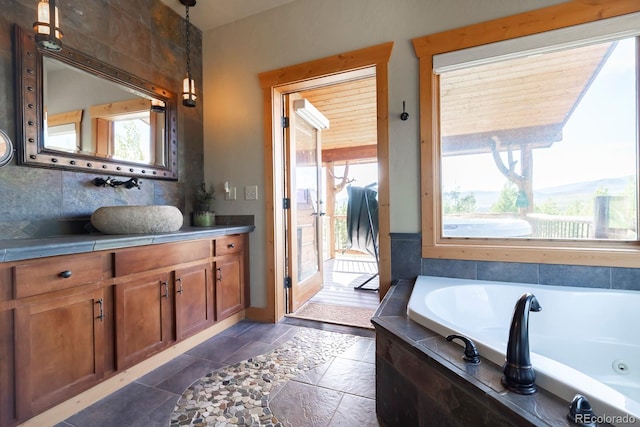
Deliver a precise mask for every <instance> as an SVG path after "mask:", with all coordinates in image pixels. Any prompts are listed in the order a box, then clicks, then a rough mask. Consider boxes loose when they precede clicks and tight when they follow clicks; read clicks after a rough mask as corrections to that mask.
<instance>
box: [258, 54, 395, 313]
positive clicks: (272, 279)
mask: <svg viewBox="0 0 640 427" xmlns="http://www.w3.org/2000/svg"><path fill="white" fill-rule="evenodd" d="M392 48H393V42H387V43H383V44H379V45H376V46H372V47H368V48H364V49H359V50H355V51H351V52H347V53H342V54H338V55H334V56H329V57H326V58H322V59H318V60H314V61H310V62H305V63H301V64H297V65H292V66H289V67H284V68H279V69H276V70H272V71H267V72H264V73H260V74H259V78H260V85H261V87H262V91H263V112H264V117H263V120H264V122H263V123H264V128H263V132H264V169H265V183H264V185H265V228H266V230H265V234H266V236H265V237H266V246H265V258H266V267H265V276H264V277H265V286H266V287H267V289H266V291H267V292H266V295H267V299H266V307H263V308H260V307H250V308H249V309H247V313H246V314H247V317H249V318H251V319H254V320H260V321H265V322H277V321H279V320H280V319H282V317H284V313H285V307H284V304H285V298H284V285H283V284H284V271H285V270H284V264H285V260H284V238H283V237H282V236H281V235H280V234H281V231H280V230H283V229H284V227H283V224H284V212H283V209H282V198H283V182H284V173H285V171H284V164H283V156H282V154H283V137H282V131H281V129H282V127H281V124H280V121H281V117H280V116H281V112H282V111H283V109H282V95H283V94H285V93H290V92H297V91H301V90H305V89H310V88H313V87H319V86H326V85H330V84H336V83H340V82H343V81H347V80H351V79H356V78H362V77H365V76H372V75H375V77H376V107H377V135H378V177H379V183H378V209H379V212H378V215H379V217H378V221H379V255H380V257H379V263H378V268H379V271H380V292H379V295H380V299H382V298H383V297H384V295H385V294H386V292H387V291H388V290H389V287H390V286H391V237H390V231H391V230H390V206H389V87H388V86H389V83H388V62H389V57H390V56H391V49H392Z"/></svg>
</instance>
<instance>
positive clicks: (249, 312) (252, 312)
mask: <svg viewBox="0 0 640 427" xmlns="http://www.w3.org/2000/svg"><path fill="white" fill-rule="evenodd" d="M245 312H246V318H247V319H249V320H255V321H256V322H265V323H276V320H275V318H274V314H273V311H271V310H269V309H268V308H259V307H249V308H247V309H246V310H245Z"/></svg>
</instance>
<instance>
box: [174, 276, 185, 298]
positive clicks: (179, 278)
mask: <svg viewBox="0 0 640 427" xmlns="http://www.w3.org/2000/svg"><path fill="white" fill-rule="evenodd" d="M176 282H178V283H180V288H179V289H178V290H177V291H176V293H178V294H180V295H182V292H183V291H184V289H182V277H178V278H177V279H176Z"/></svg>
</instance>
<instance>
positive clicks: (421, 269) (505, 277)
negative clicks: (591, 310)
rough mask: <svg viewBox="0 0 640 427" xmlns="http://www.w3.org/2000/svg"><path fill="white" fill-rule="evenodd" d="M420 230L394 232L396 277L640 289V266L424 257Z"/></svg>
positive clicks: (393, 257) (392, 245) (394, 272)
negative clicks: (433, 277) (432, 277)
mask: <svg viewBox="0 0 640 427" xmlns="http://www.w3.org/2000/svg"><path fill="white" fill-rule="evenodd" d="M420 239H421V236H420V234H419V233H391V276H392V278H393V280H399V279H415V278H416V276H419V275H425V276H440V277H452V278H457V279H471V280H494V281H499V282H519V283H533V284H539V285H556V286H577V287H588V288H602V289H624V290H633V291H640V268H623V267H603V266H588V265H564V264H538V263H524V262H498V261H474V260H453V259H435V258H421V257H420V253H421V252H420V251H421V248H420V245H421V240H420Z"/></svg>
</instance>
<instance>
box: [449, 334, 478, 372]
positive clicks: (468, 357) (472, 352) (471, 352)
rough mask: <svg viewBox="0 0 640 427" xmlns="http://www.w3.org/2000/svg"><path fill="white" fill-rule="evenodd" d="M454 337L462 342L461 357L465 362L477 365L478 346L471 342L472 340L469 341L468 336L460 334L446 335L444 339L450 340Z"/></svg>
mask: <svg viewBox="0 0 640 427" xmlns="http://www.w3.org/2000/svg"><path fill="white" fill-rule="evenodd" d="M456 338H458V339H459V340H461V341H462V342H464V356H462V359H463V360H464V361H465V362H469V363H472V364H474V365H477V364H478V363H480V355H479V354H478V348H477V347H476V345H475V344H474V343H473V341H471V340H470V339H469V338H467V337H463V336H462V335H449V336H447V338H446V340H447V341H452V340H454V339H456Z"/></svg>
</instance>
